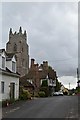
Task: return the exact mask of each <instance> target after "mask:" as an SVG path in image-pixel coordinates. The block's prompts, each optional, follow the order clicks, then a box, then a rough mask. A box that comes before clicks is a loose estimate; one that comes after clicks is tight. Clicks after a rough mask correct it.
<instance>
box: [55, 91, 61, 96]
mask: <svg viewBox="0 0 80 120" xmlns="http://www.w3.org/2000/svg"><path fill="white" fill-rule="evenodd" d="M53 96H63V92H61V91H58V92H54V93H53Z"/></svg>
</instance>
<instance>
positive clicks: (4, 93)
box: [0, 49, 19, 101]
mask: <svg viewBox="0 0 80 120" xmlns="http://www.w3.org/2000/svg"><path fill="white" fill-rule="evenodd" d="M18 97H19V74H17V73H16V59H15V55H14V54H7V53H6V52H5V49H0V101H2V100H6V99H15V100H16V99H18Z"/></svg>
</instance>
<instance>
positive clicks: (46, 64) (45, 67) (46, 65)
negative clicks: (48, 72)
mask: <svg viewBox="0 0 80 120" xmlns="http://www.w3.org/2000/svg"><path fill="white" fill-rule="evenodd" d="M43 69H48V61H43Z"/></svg>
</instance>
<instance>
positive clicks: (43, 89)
mask: <svg viewBox="0 0 80 120" xmlns="http://www.w3.org/2000/svg"><path fill="white" fill-rule="evenodd" d="M40 91H43V92H44V93H45V97H48V96H49V88H48V87H41V88H40Z"/></svg>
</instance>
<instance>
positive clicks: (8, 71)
mask: <svg viewBox="0 0 80 120" xmlns="http://www.w3.org/2000/svg"><path fill="white" fill-rule="evenodd" d="M0 71H1V72H2V74H3V73H6V74H9V75H13V76H19V74H18V73H14V72H12V71H10V70H9V69H8V68H7V67H6V70H4V69H1V68H0Z"/></svg>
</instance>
